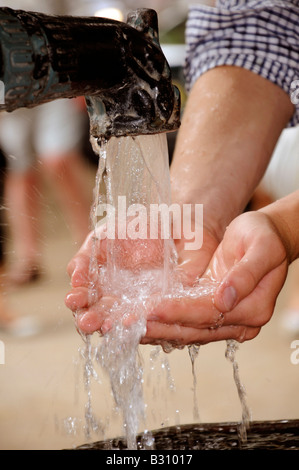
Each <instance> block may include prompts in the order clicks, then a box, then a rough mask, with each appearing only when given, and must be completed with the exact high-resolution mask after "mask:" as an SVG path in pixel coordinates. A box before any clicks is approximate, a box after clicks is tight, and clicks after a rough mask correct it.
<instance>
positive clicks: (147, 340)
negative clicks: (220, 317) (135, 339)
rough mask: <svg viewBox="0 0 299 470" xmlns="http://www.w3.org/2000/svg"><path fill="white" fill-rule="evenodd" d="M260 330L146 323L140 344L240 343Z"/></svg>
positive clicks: (251, 337) (253, 336)
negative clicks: (226, 341)
mask: <svg viewBox="0 0 299 470" xmlns="http://www.w3.org/2000/svg"><path fill="white" fill-rule="evenodd" d="M259 331H260V328H251V327H244V326H224V327H221V328H218V329H211V328H200V329H197V328H188V327H183V326H180V325H163V324H161V323H156V322H147V331H146V335H145V336H144V337H143V338H142V340H141V344H161V345H162V346H163V344H166V343H167V342H168V343H170V345H173V346H174V347H180V346H186V345H189V344H208V343H211V342H215V341H223V340H228V339H234V340H236V341H238V342H240V343H242V342H244V341H248V340H251V339H253V338H255V337H256V336H257V335H258V333H259Z"/></svg>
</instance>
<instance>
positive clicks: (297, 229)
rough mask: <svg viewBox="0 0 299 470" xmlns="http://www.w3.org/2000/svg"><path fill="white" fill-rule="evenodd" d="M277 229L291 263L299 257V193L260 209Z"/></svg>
mask: <svg viewBox="0 0 299 470" xmlns="http://www.w3.org/2000/svg"><path fill="white" fill-rule="evenodd" d="M260 212H263V213H265V214H266V215H267V216H268V217H269V219H270V220H271V222H272V224H273V226H274V227H275V229H276V231H277V233H278V235H279V237H280V239H281V242H282V243H283V245H284V247H285V250H286V253H287V257H288V260H289V263H291V262H293V261H294V260H295V259H297V258H298V257H299V217H298V214H299V191H296V192H294V193H292V194H290V195H288V196H286V197H284V198H282V199H279V200H278V201H275V202H273V203H272V204H269V205H268V206H266V207H264V208H263V209H260Z"/></svg>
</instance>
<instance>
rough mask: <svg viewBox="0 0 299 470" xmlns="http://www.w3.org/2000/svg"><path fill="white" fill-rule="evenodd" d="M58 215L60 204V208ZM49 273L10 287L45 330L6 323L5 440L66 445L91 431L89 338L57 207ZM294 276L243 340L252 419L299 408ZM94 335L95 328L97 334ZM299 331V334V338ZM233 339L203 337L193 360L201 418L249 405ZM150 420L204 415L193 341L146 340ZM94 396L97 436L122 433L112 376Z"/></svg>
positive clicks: (292, 413)
mask: <svg viewBox="0 0 299 470" xmlns="http://www.w3.org/2000/svg"><path fill="white" fill-rule="evenodd" d="M52 215H53V214H52ZM47 224H48V226H46V229H47V237H46V241H45V243H44V266H45V274H44V276H43V278H42V279H41V280H40V281H38V282H37V283H36V284H34V285H32V286H30V287H25V288H21V289H18V290H17V291H13V292H10V293H9V294H7V297H8V300H9V302H10V305H11V306H12V307H13V308H15V310H16V311H18V313H19V315H20V316H26V315H31V316H34V317H35V318H37V319H38V320H39V322H40V323H41V325H42V330H41V332H40V333H39V334H38V335H35V336H32V337H30V338H29V337H28V338H13V337H10V336H8V335H5V334H2V333H0V335H1V336H0V339H1V340H2V341H3V343H4V345H5V364H2V365H0V384H1V385H0V449H63V448H72V447H73V446H77V445H80V444H83V443H85V442H86V441H87V437H86V421H85V418H84V413H85V409H86V404H87V400H88V394H87V391H86V390H85V387H84V383H85V381H84V375H83V369H84V367H83V366H84V361H83V359H82V354H81V352H80V350H81V349H82V347H83V345H84V343H83V340H82V339H81V337H80V336H79V335H78V334H77V332H76V330H75V328H74V324H73V319H72V316H71V314H70V312H69V311H68V310H67V309H66V307H65V306H64V296H65V293H66V292H67V291H68V288H69V281H68V278H67V275H66V274H65V267H66V264H67V262H68V260H69V259H70V258H71V256H72V254H73V253H74V252H75V250H76V247H75V246H74V245H73V244H72V242H71V241H70V237H69V233H68V231H67V227H66V225H65V224H64V222H62V221H61V219H60V217H59V215H58V216H55V217H50V219H47ZM286 295H287V286H286V288H285V289H284V291H283V293H282V295H281V296H280V299H279V302H278V305H277V310H276V313H275V316H274V318H273V320H272V322H271V323H270V324H269V325H267V326H266V327H265V328H264V329H263V331H262V333H261V334H260V335H259V337H258V338H257V339H255V340H254V341H252V342H249V343H246V344H243V345H241V346H240V348H239V351H238V353H237V360H238V364H239V370H240V376H241V380H242V382H243V384H244V385H245V388H246V391H247V401H248V404H249V406H250V409H251V412H252V418H253V419H254V420H280V419H292V418H299V401H298V386H299V364H298V365H296V364H292V362H291V353H292V349H291V341H292V339H293V338H290V337H287V336H285V335H284V334H283V332H282V331H281V329H280V325H279V323H280V318H281V310H282V308H283V306H284V304H285V299H286ZM94 339H95V340H96V338H94ZM298 340H299V338H298ZM224 354H225V343H218V344H211V345H207V346H204V347H202V348H201V349H200V351H199V356H198V357H197V359H196V361H195V377H196V381H197V384H196V395H197V398H196V403H197V406H198V411H199V420H200V421H201V422H205V423H209V422H228V421H239V420H240V417H241V406H240V402H239V399H238V396H237V392H236V387H235V384H234V381H233V376H232V367H231V364H230V363H229V362H228V361H227V360H226V359H225V356H224ZM141 355H142V358H143V361H144V369H145V380H144V391H145V401H146V404H147V416H148V421H147V426H148V428H152V429H155V428H160V427H163V426H169V425H173V424H178V423H180V424H186V423H192V422H194V421H198V418H194V413H193V409H194V393H193V375H192V368H191V361H190V358H189V355H188V351H187V350H182V351H175V352H172V353H171V354H168V355H164V354H159V355H158V358H157V359H156V361H154V362H153V360H152V348H151V347H149V348H142V350H141ZM91 404H92V407H93V410H94V414H95V417H96V419H97V420H98V421H99V424H100V431H99V432H98V433H95V432H94V433H92V434H91V436H90V438H91V440H92V441H95V440H99V439H100V440H101V439H103V438H104V437H108V436H116V435H119V434H121V422H120V420H119V419H118V418H117V413H116V412H115V410H114V409H113V404H112V401H111V397H110V385H109V383H108V382H107V380H106V379H105V377H102V376H101V377H100V383H99V382H96V381H93V384H92V389H91Z"/></svg>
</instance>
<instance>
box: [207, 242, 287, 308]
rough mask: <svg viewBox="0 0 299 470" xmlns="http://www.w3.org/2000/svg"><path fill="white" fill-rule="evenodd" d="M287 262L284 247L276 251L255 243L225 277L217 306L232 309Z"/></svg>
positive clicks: (219, 291)
mask: <svg viewBox="0 0 299 470" xmlns="http://www.w3.org/2000/svg"><path fill="white" fill-rule="evenodd" d="M285 262H286V255H285V252H284V250H283V248H282V247H281V249H277V250H276V251H274V250H273V247H272V248H271V247H270V246H269V245H268V246H265V244H264V243H263V244H261V243H254V244H253V245H251V246H250V247H249V248H248V250H247V252H246V253H245V254H244V256H243V257H242V258H241V260H240V261H238V262H237V263H235V264H234V265H233V266H232V267H231V268H230V269H229V271H228V272H227V274H226V275H225V277H224V278H223V280H222V282H221V283H220V285H219V287H218V289H217V290H216V292H215V297H214V303H215V307H216V308H217V309H218V310H219V311H220V312H229V311H231V310H232V309H234V308H235V307H236V306H237V305H238V303H239V302H240V301H241V300H242V299H244V298H245V297H247V296H248V295H249V294H251V293H252V292H253V291H254V289H255V288H256V287H257V286H258V284H259V283H260V281H261V280H262V279H263V278H264V277H265V276H266V275H267V274H268V273H270V272H271V271H272V270H274V269H275V268H277V267H278V266H280V265H281V264H282V263H285Z"/></svg>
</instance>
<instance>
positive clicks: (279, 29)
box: [185, 0, 299, 125]
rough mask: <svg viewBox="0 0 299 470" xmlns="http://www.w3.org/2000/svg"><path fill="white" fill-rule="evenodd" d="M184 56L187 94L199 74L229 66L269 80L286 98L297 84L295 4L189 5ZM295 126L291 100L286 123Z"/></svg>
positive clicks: (235, 0) (270, 0)
mask: <svg viewBox="0 0 299 470" xmlns="http://www.w3.org/2000/svg"><path fill="white" fill-rule="evenodd" d="M186 53H187V58H186V66H185V76H186V88H187V90H190V89H191V88H192V86H193V84H194V82H195V81H196V80H197V79H198V78H199V76H200V75H202V74H203V73H204V72H206V71H208V70H210V69H212V68H214V67H217V66H220V65H235V66H239V67H243V68H245V69H248V70H251V71H252V72H255V73H257V74H259V75H261V76H262V77H264V78H266V79H268V80H270V81H272V82H273V83H275V84H277V85H279V86H280V87H281V88H282V89H283V90H284V91H285V92H286V93H288V94H289V95H290V97H291V90H292V87H294V83H296V84H298V85H299V0H293V1H280V0H265V1H258V0H248V1H246V0H231V1H230V0H218V1H217V2H216V6H215V8H213V7H208V6H204V5H200V4H196V5H192V6H190V9H189V16H188V21H187V25H186ZM297 101H299V100H297ZM293 102H294V101H293ZM294 104H296V103H294ZM298 123H299V103H298V102H297V104H296V112H295V114H294V116H293V119H292V121H291V123H290V125H296V124H298Z"/></svg>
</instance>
